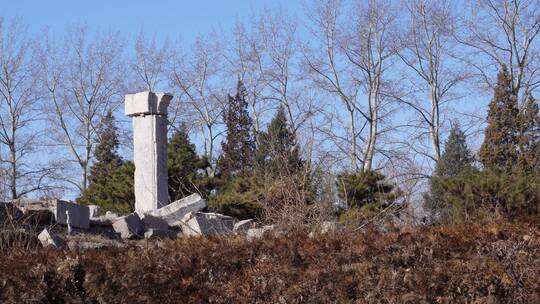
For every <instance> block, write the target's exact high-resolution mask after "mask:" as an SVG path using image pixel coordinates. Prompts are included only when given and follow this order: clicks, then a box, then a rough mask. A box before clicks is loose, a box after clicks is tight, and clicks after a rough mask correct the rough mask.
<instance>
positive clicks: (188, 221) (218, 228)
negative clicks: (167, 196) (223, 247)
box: [182, 212, 234, 236]
mask: <svg viewBox="0 0 540 304" xmlns="http://www.w3.org/2000/svg"><path fill="white" fill-rule="evenodd" d="M233 228H234V220H233V218H232V217H230V216H226V215H223V214H219V213H203V212H190V213H188V214H186V215H185V216H184V217H183V218H182V233H183V234H184V235H187V236H191V235H216V234H225V233H229V232H231V231H232V230H233Z"/></svg>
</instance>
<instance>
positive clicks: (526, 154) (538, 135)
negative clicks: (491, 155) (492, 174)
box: [517, 96, 540, 174]
mask: <svg viewBox="0 0 540 304" xmlns="http://www.w3.org/2000/svg"><path fill="white" fill-rule="evenodd" d="M517 170H519V171H520V172H522V173H523V174H538V173H540V114H539V110H538V103H537V102H536V100H535V99H534V98H533V97H532V96H530V97H529V98H528V99H527V101H526V103H525V105H524V107H523V109H522V110H521V111H520V113H519V158H518V162H517Z"/></svg>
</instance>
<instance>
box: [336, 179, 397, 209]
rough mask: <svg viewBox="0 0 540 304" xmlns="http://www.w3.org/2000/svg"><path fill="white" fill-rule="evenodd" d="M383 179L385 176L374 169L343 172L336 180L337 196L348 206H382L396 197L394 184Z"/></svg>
mask: <svg viewBox="0 0 540 304" xmlns="http://www.w3.org/2000/svg"><path fill="white" fill-rule="evenodd" d="M384 179H385V176H384V175H382V174H381V173H379V172H376V171H369V172H356V173H349V172H344V173H342V174H340V175H339V176H338V180H337V189H338V195H339V198H340V199H341V200H343V201H345V202H346V203H347V206H348V207H349V208H362V207H363V206H366V205H370V204H372V205H375V206H378V207H379V208H381V207H384V206H386V205H388V204H389V203H391V202H393V201H394V200H395V199H396V194H395V192H394V191H393V190H394V186H393V185H391V184H389V183H387V182H386V181H385V180H384Z"/></svg>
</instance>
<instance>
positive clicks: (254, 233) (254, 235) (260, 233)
mask: <svg viewBox="0 0 540 304" xmlns="http://www.w3.org/2000/svg"><path fill="white" fill-rule="evenodd" d="M276 228H277V226H276V225H266V226H262V227H261V228H251V229H249V230H248V231H247V232H246V237H247V239H248V240H254V239H261V238H263V237H264V235H265V234H267V233H269V232H271V231H274V230H275V229H276Z"/></svg>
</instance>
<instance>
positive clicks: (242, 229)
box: [233, 219, 255, 233]
mask: <svg viewBox="0 0 540 304" xmlns="http://www.w3.org/2000/svg"><path fill="white" fill-rule="evenodd" d="M251 228H255V220H254V219H249V220H243V221H239V222H237V223H236V224H234V228H233V231H234V232H236V233H246V232H247V231H248V230H249V229H251Z"/></svg>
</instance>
